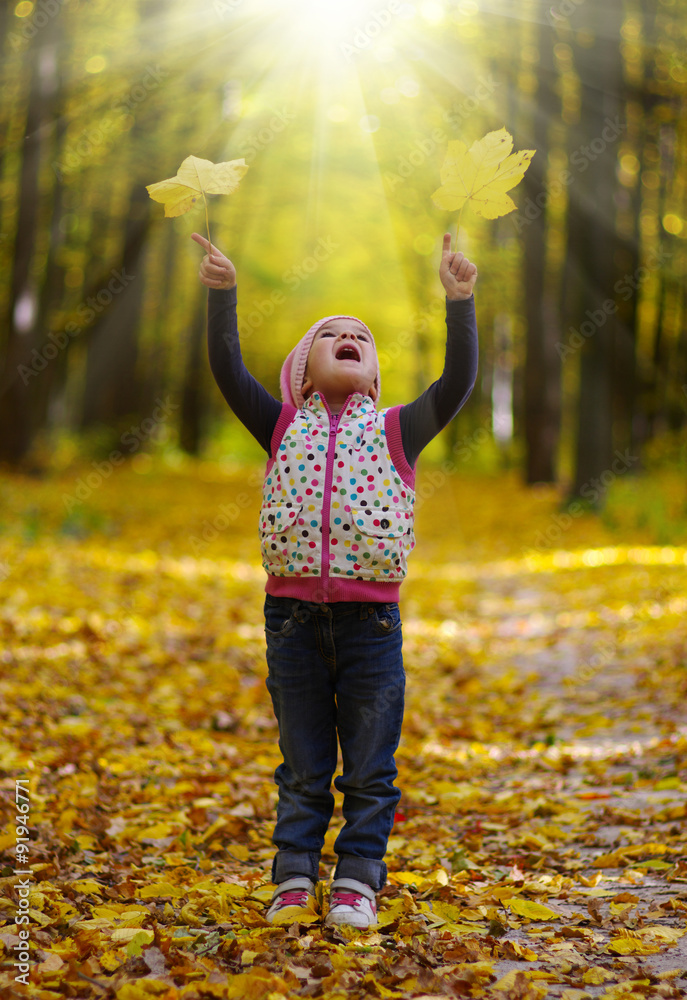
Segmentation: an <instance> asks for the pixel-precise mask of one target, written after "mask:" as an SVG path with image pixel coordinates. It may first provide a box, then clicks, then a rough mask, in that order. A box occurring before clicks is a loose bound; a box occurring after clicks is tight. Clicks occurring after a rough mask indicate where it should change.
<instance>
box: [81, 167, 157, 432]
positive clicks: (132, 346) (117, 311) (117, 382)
mask: <svg viewBox="0 0 687 1000" xmlns="http://www.w3.org/2000/svg"><path fill="white" fill-rule="evenodd" d="M150 204H151V203H150V199H149V197H148V193H147V191H146V190H145V188H144V187H143V185H141V184H134V185H133V186H132V189H131V194H130V198H129V208H128V211H127V214H126V225H125V229H124V246H123V251H122V258H121V264H120V267H119V268H115V269H114V271H113V272H112V275H113V276H112V278H111V279H110V281H108V283H107V284H106V285H105V286H104V287H103V288H101V289H100V290H99V291H98V292H97V294H96V295H95V296H94V297H93V299H90V298H89V299H88V300H87V302H89V303H91V304H92V308H93V309H94V310H96V312H99V313H101V315H102V318H101V319H100V320H99V321H98V322H97V324H96V325H95V327H94V328H93V330H92V332H91V336H90V340H89V344H88V360H87V366H86V384H85V387H84V395H83V408H82V416H81V427H82V428H87V427H94V426H97V425H106V426H108V427H110V428H111V429H112V431H113V432H115V433H116V432H117V431H118V430H119V428H120V427H121V426H122V425H123V424H124V423H125V422H126V420H128V419H130V418H131V417H134V416H136V415H138V413H139V407H140V403H141V400H140V398H139V397H140V393H139V387H138V382H137V378H136V361H137V358H138V334H139V323H140V318H141V308H142V305H143V289H144V265H145V249H146V236H147V233H148V229H149V226H150Z"/></svg>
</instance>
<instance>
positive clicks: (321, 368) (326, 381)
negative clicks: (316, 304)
mask: <svg viewBox="0 0 687 1000" xmlns="http://www.w3.org/2000/svg"><path fill="white" fill-rule="evenodd" d="M376 377H377V352H376V350H375V347H374V344H373V343H372V340H371V339H370V335H369V333H368V332H367V330H366V329H365V328H364V327H363V326H362V324H360V323H357V322H356V321H355V320H352V319H332V320H330V321H329V322H328V323H325V324H324V326H322V327H321V328H320V329H319V330H318V331H317V334H316V335H315V339H314V340H313V342H312V346H311V347H310V353H309V354H308V363H307V365H306V368H305V380H304V382H303V389H302V392H303V396H304V397H305V398H306V399H307V397H308V396H309V395H311V393H313V392H321V393H322V394H323V396H324V397H325V399H326V400H327V403H328V404H329V406H330V408H332V409H333V408H334V407H339V406H342V405H343V404H344V403H345V402H346V399H347V397H348V396H349V395H350V394H351V393H352V392H360V393H362V394H363V395H365V396H372V398H373V399H374V398H375V396H376V391H375V389H374V381H375V378H376Z"/></svg>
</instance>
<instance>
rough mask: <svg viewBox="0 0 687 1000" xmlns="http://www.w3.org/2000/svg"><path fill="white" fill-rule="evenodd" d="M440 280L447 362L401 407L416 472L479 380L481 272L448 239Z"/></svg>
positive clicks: (406, 447)
mask: <svg viewBox="0 0 687 1000" xmlns="http://www.w3.org/2000/svg"><path fill="white" fill-rule="evenodd" d="M439 277H440V279H441V283H442V284H443V286H444V288H445V289H446V334H447V335H446V357H445V360H444V370H443V372H442V374H441V377H440V378H439V379H437V381H436V382H433V383H432V385H430V387H429V388H428V389H426V390H425V391H424V392H423V393H422V395H420V396H418V398H417V399H416V400H414V401H413V402H412V403H408V405H407V406H404V407H402V408H401V412H400V414H399V422H400V427H401V440H402V442H403V451H404V452H405V456H406V459H407V460H408V465H410V466H411V468H412V467H413V466H414V465H415V463H416V462H417V459H418V456H419V454H420V452H421V451H422V449H423V448H425V447H426V446H427V445H428V444H429V442H430V441H431V440H432V438H433V437H436V435H437V434H438V433H439V431H440V430H442V428H444V427H445V426H446V425H447V424H448V423H449V422H450V421H451V420H452V419H453V417H455V415H456V413H458V411H459V410H460V408H461V406H462V405H463V404H464V403H465V401H466V400H467V398H468V396H469V395H470V393H471V392H472V389H473V386H474V384H475V379H476V377H477V356H478V342H477V320H476V317H475V300H474V297H473V289H474V287H475V282H476V280H477V268H476V267H475V265H474V264H473V263H471V262H470V261H469V260H468V259H467V257H465V255H464V254H462V253H452V252H451V237H450V235H449V234H448V233H447V234H446V235H445V236H444V245H443V251H442V257H441V264H440V266H439Z"/></svg>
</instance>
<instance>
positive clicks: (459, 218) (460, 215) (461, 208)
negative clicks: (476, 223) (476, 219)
mask: <svg viewBox="0 0 687 1000" xmlns="http://www.w3.org/2000/svg"><path fill="white" fill-rule="evenodd" d="M465 201H467V198H466V199H465ZM465 201H464V202H463V204H462V205H461V206H460V212H459V213H458V225H457V226H456V252H458V233H459V232H460V220H461V219H462V218H463V209H464V208H465Z"/></svg>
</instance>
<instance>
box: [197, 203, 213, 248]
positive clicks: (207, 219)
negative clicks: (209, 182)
mask: <svg viewBox="0 0 687 1000" xmlns="http://www.w3.org/2000/svg"><path fill="white" fill-rule="evenodd" d="M200 193H201V194H202V196H203V204H204V205H205V225H206V226H207V230H208V243H209V244H210V253H212V240H211V239H210V219H209V217H208V203H207V201H206V200H205V191H203V189H202V187H201V189H200Z"/></svg>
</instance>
